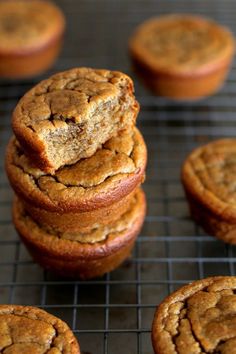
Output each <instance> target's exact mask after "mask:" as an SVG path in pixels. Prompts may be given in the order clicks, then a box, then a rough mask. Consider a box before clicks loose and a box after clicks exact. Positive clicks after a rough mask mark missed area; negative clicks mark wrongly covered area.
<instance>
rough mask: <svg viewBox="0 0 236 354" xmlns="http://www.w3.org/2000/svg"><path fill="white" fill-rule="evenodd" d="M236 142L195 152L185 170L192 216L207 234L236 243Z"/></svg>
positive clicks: (223, 141)
mask: <svg viewBox="0 0 236 354" xmlns="http://www.w3.org/2000/svg"><path fill="white" fill-rule="evenodd" d="M235 156H236V140H235V139H221V140H216V141H213V142H211V143H209V144H206V145H204V146H201V147H199V148H197V149H195V150H193V151H192V152H191V153H190V155H189V156H188V157H187V159H186V160H185V162H184V164H183V167H182V183H183V186H184V189H185V193H186V197H187V199H188V201H189V204H190V210H191V212H192V216H193V217H194V219H195V220H196V222H198V223H199V224H200V225H201V226H202V227H203V228H204V229H206V231H207V232H209V233H210V234H213V235H214V236H217V237H219V238H221V239H223V240H224V241H225V242H230V243H235V242H236V233H235V231H236V230H235V226H236V194H235V192H234V185H235V177H234V176H235V165H236V164H235Z"/></svg>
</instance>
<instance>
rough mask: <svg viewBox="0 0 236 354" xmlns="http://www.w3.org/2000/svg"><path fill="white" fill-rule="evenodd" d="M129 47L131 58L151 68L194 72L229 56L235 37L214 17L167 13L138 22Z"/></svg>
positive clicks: (208, 67) (210, 66) (171, 71)
mask: <svg viewBox="0 0 236 354" xmlns="http://www.w3.org/2000/svg"><path fill="white" fill-rule="evenodd" d="M130 50H131V53H132V55H133V57H134V59H136V60H138V61H139V62H140V63H143V64H145V66H147V67H149V69H151V70H154V71H155V70H161V71H163V72H167V73H169V72H170V73H173V72H174V73H180V74H181V73H186V74H187V73H189V74H193V73H200V72H205V71H208V70H210V69H211V68H212V67H213V68H214V66H215V65H220V63H221V61H224V60H225V59H226V60H230V59H231V56H232V54H233V52H234V39H233V36H232V34H231V33H230V32H229V31H228V30H227V29H226V28H224V27H222V26H219V25H218V24H216V23H214V22H213V21H210V20H207V19H204V18H201V17H195V16H189V15H167V16H163V17H157V18H152V19H150V20H148V21H146V22H144V23H143V24H141V25H140V26H139V27H138V28H137V29H136V31H135V32H134V34H133V35H132V37H131V40H130Z"/></svg>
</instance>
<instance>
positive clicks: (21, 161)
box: [6, 128, 147, 232]
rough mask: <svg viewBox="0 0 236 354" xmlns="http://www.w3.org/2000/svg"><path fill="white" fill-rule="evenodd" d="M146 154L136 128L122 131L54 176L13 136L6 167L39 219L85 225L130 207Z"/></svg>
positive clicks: (61, 227) (51, 224) (59, 226)
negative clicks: (35, 163) (37, 164)
mask: <svg viewBox="0 0 236 354" xmlns="http://www.w3.org/2000/svg"><path fill="white" fill-rule="evenodd" d="M146 159H147V151H146V145H145V143H144V140H143V138H142V135H141V134H140V132H139V131H138V129H137V128H134V130H133V131H129V130H126V131H121V132H119V134H118V135H117V136H116V137H115V138H112V139H110V140H109V141H108V142H107V143H105V144H104V145H103V147H102V148H101V149H100V150H98V151H97V152H96V153H95V154H94V155H93V156H91V157H90V158H87V159H84V160H80V161H79V162H77V163H76V164H74V165H71V166H66V167H64V168H62V169H59V170H58V171H56V172H55V175H53V176H51V175H48V174H46V173H45V172H42V171H41V170H38V169H36V168H34V167H32V165H31V163H30V161H29V159H28V158H27V157H26V156H25V155H24V154H23V152H22V150H21V148H20V146H19V144H18V143H17V142H16V140H15V139H12V140H11V141H10V143H9V146H8V149H7V157H6V170H7V174H8V177H9V180H10V182H11V185H12V188H13V189H14V190H15V192H16V194H17V195H18V196H19V198H21V199H22V200H23V201H24V203H25V207H26V209H27V212H28V213H29V214H30V215H31V217H32V218H33V219H34V220H35V221H36V222H37V223H39V224H40V225H43V226H44V227H48V228H53V229H56V230H58V231H62V232H63V231H66V230H67V231H76V230H78V231H86V228H87V229H91V228H93V227H95V226H98V223H100V224H106V223H109V222H111V221H114V220H116V219H118V218H119V217H120V215H121V214H122V213H124V212H125V211H126V210H127V208H128V207H129V203H130V199H131V197H132V193H133V191H134V190H135V189H136V188H137V187H138V186H139V185H140V183H141V182H142V181H143V179H144V173H145V167H146ZM99 209H101V210H99Z"/></svg>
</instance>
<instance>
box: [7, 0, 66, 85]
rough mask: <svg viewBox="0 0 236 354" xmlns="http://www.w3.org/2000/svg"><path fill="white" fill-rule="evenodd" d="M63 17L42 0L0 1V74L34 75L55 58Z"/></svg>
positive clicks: (47, 66) (59, 44)
mask: <svg viewBox="0 0 236 354" xmlns="http://www.w3.org/2000/svg"><path fill="white" fill-rule="evenodd" d="M64 30H65V18H64V15H63V13H62V12H61V10H60V9H59V8H58V7H57V6H56V5H54V4H53V3H51V2H48V1H43V0H32V1H28V0H9V1H6V0H3V1H1V2H0V76H1V77H7V78H24V77H30V76H34V75H38V74H40V73H42V72H43V71H45V70H46V69H48V68H49V67H50V66H51V65H52V64H53V63H54V61H55V59H56V57H57V56H58V54H59V51H60V49H61V45H62V39H63V35H64Z"/></svg>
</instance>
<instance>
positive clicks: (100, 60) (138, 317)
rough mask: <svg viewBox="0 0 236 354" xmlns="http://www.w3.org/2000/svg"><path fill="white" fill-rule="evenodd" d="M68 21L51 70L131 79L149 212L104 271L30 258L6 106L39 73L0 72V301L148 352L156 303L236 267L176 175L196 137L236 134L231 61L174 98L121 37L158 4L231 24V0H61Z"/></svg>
mask: <svg viewBox="0 0 236 354" xmlns="http://www.w3.org/2000/svg"><path fill="white" fill-rule="evenodd" d="M57 3H58V4H59V5H61V7H62V8H63V9H64V11H65V14H66V16H67V22H68V30H67V34H66V41H65V46H64V50H63V53H62V56H61V58H60V59H59V61H58V62H57V64H56V66H55V67H54V69H53V70H51V72H50V73H46V74H45V75H44V77H47V76H48V75H49V74H51V73H52V72H56V71H60V70H64V69H67V68H71V67H75V66H81V65H84V66H94V67H100V68H110V69H119V70H122V71H125V72H126V73H128V74H130V75H131V76H132V77H134V79H135V85H136V94H137V98H138V100H139V101H140V103H141V108H142V109H141V113H140V115H139V118H138V122H139V123H138V124H139V127H140V128H141V130H142V132H143V134H144V136H145V139H146V142H147V144H148V150H149V164H148V169H147V180H146V183H145V190H146V192H147V197H148V215H147V218H146V222H145V225H144V228H143V230H142V233H141V235H140V237H139V239H138V242H137V245H136V249H135V251H134V254H133V257H132V258H131V259H130V260H129V261H128V262H127V263H126V264H124V265H123V266H122V267H121V268H120V269H118V270H116V271H114V272H113V273H111V274H110V275H107V276H105V277H104V278H102V279H98V280H96V281H89V282H80V281H78V282H73V281H66V280H61V279H58V278H56V277H55V276H53V275H51V274H47V273H44V272H43V271H42V270H41V269H40V268H39V267H38V265H36V264H34V263H33V262H32V261H31V258H30V256H29V255H28V253H27V251H26V250H25V248H24V246H23V245H22V244H21V243H20V242H19V240H18V237H17V235H16V233H15V231H14V228H13V225H12V223H11V202H12V192H11V191H10V189H9V186H8V182H7V179H6V176H5V174H4V151H5V146H6V143H7V141H8V139H9V137H10V135H11V130H10V115H11V111H12V109H13V107H14V106H15V104H16V102H17V100H18V99H19V98H20V97H21V95H22V94H23V93H24V92H25V91H26V90H28V89H29V88H30V87H31V86H32V85H34V84H35V83H36V82H38V81H39V80H40V79H41V78H37V79H34V80H27V81H17V82H13V81H12V82H8V81H6V80H5V81H1V82H0V153H1V156H2V158H1V164H0V302H1V303H17V304H22V305H24V304H27V305H36V306H40V307H42V308H45V309H46V310H48V311H49V312H51V313H53V314H55V315H57V316H59V317H61V318H62V319H64V320H65V321H67V322H68V324H69V325H70V326H71V327H72V328H73V329H74V332H75V334H76V335H77V336H78V338H79V340H80V343H81V348H82V350H83V351H84V353H87V354H88V353H90V354H121V353H124V354H150V353H152V347H151V340H150V327H151V322H152V318H153V314H154V311H155V307H156V305H157V304H158V303H159V302H160V301H161V300H162V299H163V297H164V296H165V295H167V294H168V292H170V291H172V290H174V289H175V288H177V287H178V286H179V285H181V284H183V283H186V282H188V281H191V280H194V279H198V278H202V277H206V276H211V275H218V274H221V275H229V274H232V275H233V274H234V272H235V261H236V258H235V255H236V248H235V247H231V246H227V245H224V244H223V243H222V242H220V241H217V240H215V239H214V238H212V237H210V236H206V235H205V234H204V233H203V231H202V230H200V229H199V228H198V227H197V226H196V225H195V224H194V223H193V222H192V221H191V219H190V218H189V213H188V208H187V203H186V200H185V198H184V194H183V190H182V187H181V183H180V178H179V175H180V167H181V163H182V161H183V159H184V158H185V156H186V154H187V153H188V152H189V151H190V150H191V149H192V148H194V147H195V146H197V145H198V144H200V143H205V142H207V141H209V140H212V139H215V138H218V137H227V136H234V135H236V125H235V122H236V95H235V94H236V66H235V65H234V67H233V69H232V71H231V73H230V77H229V79H228V81H227V83H226V85H225V86H224V88H223V89H222V90H221V91H220V92H219V93H218V94H217V95H215V96H213V97H211V98H209V99H206V100H203V101H200V102H197V103H193V104H192V103H188V104H180V103H175V102H171V101H168V100H166V99H161V98H156V97H153V96H151V95H150V93H149V92H148V91H146V90H145V89H144V88H143V87H142V86H141V84H140V83H139V81H138V80H136V78H135V76H134V75H133V73H132V70H131V66H130V61H129V57H128V54H127V40H128V37H129V35H130V33H131V31H132V29H133V28H134V27H135V26H136V25H137V24H138V23H140V22H141V21H142V20H144V19H146V18H148V17H150V16H153V15H154V14H162V13H170V12H183V11H184V12H194V13H200V14H204V15H208V16H211V17H213V18H215V19H216V20H218V21H219V22H221V23H222V24H227V25H229V26H230V27H231V29H232V30H234V29H235V28H234V27H235V23H236V4H235V1H234V0H231V1H230V0H224V1H222V0H218V1H216V0H208V1H206V0H202V1H200V0H195V1H190V0H186V1H181V0H172V1H170V0H163V1H156V0H152V1H150V0H142V1H140V0H139V1H128V0H120V1H118V0H107V1H93V0H61V1H57Z"/></svg>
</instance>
